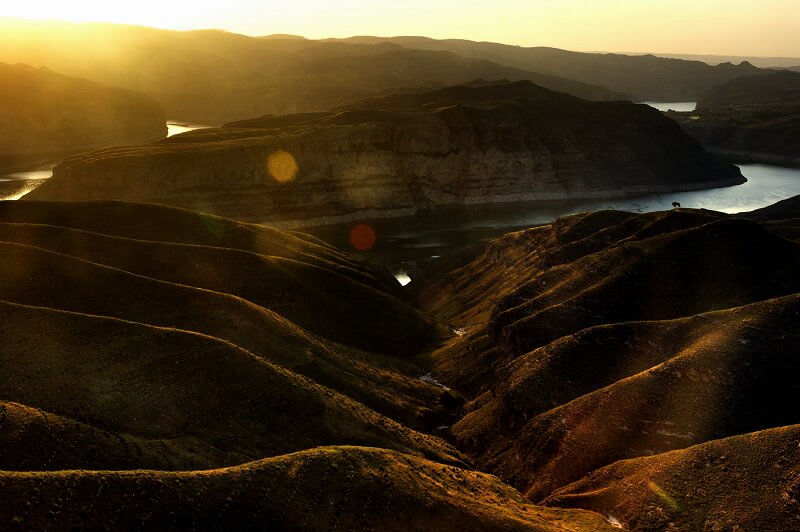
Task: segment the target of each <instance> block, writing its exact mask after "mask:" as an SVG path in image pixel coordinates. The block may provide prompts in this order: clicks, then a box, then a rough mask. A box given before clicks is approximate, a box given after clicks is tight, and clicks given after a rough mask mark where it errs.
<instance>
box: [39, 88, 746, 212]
mask: <svg viewBox="0 0 800 532" xmlns="http://www.w3.org/2000/svg"><path fill="white" fill-rule="evenodd" d="M742 182H744V178H743V177H742V176H741V173H740V172H739V170H738V169H737V168H735V167H734V166H732V165H728V164H726V163H722V162H721V161H719V160H717V159H715V158H714V157H712V156H710V155H709V154H707V153H706V152H704V151H703V150H702V149H701V148H700V147H699V145H698V144H697V143H696V142H695V141H693V140H692V139H690V138H689V137H688V136H686V135H685V134H684V133H683V132H682V131H681V130H680V128H679V127H677V126H676V125H675V123H674V122H672V121H670V120H669V119H667V118H665V117H664V116H663V115H662V114H661V113H659V112H658V111H656V110H654V109H652V108H651V107H649V106H644V105H634V104H631V103H625V102H588V101H584V100H579V99H577V98H574V97H571V96H568V95H565V94H560V93H555V92H553V91H550V90H547V89H545V88H542V87H539V86H536V85H534V84H532V83H529V82H518V83H499V84H488V85H484V86H459V87H449V88H446V89H441V90H436V91H428V92H425V93H393V94H388V95H386V96H384V97H383V98H378V99H371V100H366V101H363V102H361V103H359V104H357V105H355V106H352V107H347V108H343V109H341V110H338V111H336V112H331V113H324V114H319V113H316V114H314V113H312V114H300V115H293V116H281V117H271V116H270V117H262V118H259V119H254V120H247V121H241V122H236V123H233V124H229V125H228V126H226V127H224V128H220V129H206V130H199V131H193V132H191V133H188V134H184V135H178V136H176V137H171V138H169V139H165V140H164V141H161V142H157V143H152V144H146V145H142V146H136V147H128V148H119V149H109V150H102V151H97V152H92V153H88V154H83V155H80V156H76V157H71V158H68V159H66V160H64V161H63V162H62V163H61V164H60V165H58V166H57V167H56V168H55V169H54V175H53V177H52V178H51V179H49V180H48V181H47V182H46V183H44V184H43V185H42V186H41V187H39V188H37V189H36V190H35V191H33V192H32V193H30V194H28V195H27V196H25V198H26V199H45V200H86V199H124V200H133V201H148V202H157V203H165V204H170V205H176V206H181V207H188V208H196V209H198V210H204V211H210V212H213V213H216V214H220V215H223V216H228V217H231V218H236V219H242V220H248V221H256V222H259V223H270V224H273V225H274V224H279V225H280V226H282V227H312V226H319V225H326V224H332V223H350V222H356V221H361V220H364V219H370V218H398V217H404V216H411V215H414V214H416V213H417V212H420V211H425V210H432V209H435V208H437V207H439V206H444V205H466V206H469V205H474V204H485V203H507V202H519V201H533V200H552V199H574V198H599V197H619V196H622V195H626V194H646V193H656V192H669V191H676V190H697V189H704V188H712V187H721V186H729V185H734V184H739V183H742Z"/></svg>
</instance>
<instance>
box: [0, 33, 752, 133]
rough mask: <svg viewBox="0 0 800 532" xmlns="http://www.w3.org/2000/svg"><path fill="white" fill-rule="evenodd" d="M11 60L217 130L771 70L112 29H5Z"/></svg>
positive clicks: (651, 94) (668, 86)
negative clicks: (402, 101)
mask: <svg viewBox="0 0 800 532" xmlns="http://www.w3.org/2000/svg"><path fill="white" fill-rule="evenodd" d="M0 61H5V62H11V63H17V62H22V63H26V64H30V65H33V66H37V67H39V66H46V67H48V68H51V69H53V70H55V71H57V72H60V73H63V74H66V75H70V76H79V77H85V78H87V79H92V80H95V81H100V82H103V83H109V84H113V85H119V86H122V87H126V88H129V89H132V90H137V91H141V92H144V93H146V94H148V95H150V96H152V97H153V98H155V99H156V100H157V101H158V102H159V103H161V104H162V105H163V106H164V108H165V109H166V110H167V113H168V115H169V117H170V118H172V119H182V120H187V121H192V122H195V123H206V124H211V125H216V124H220V123H223V122H228V121H231V120H237V119H243V118H248V117H253V116H259V115H263V114H267V113H276V114H286V113H297V112H309V111H328V110H331V109H333V108H335V107H338V106H341V105H345V104H348V103H352V102H354V101H357V100H359V99H361V98H363V97H365V96H366V95H368V94H370V93H373V92H375V91H379V90H384V89H390V88H391V89H395V88H400V87H407V88H418V87H428V88H436V87H442V86H448V85H453V84H460V83H466V82H469V81H472V80H475V79H485V80H489V81H494V80H499V79H506V80H510V81H518V80H530V81H533V82H534V83H537V84H539V85H541V86H543V87H546V88H549V89H552V90H556V91H560V92H567V93H569V94H572V95H574V96H578V97H581V98H584V99H591V100H617V99H632V100H639V101H640V100H664V101H681V100H692V101H694V100H695V99H696V98H697V97H698V95H699V94H701V93H702V92H704V91H705V90H707V89H708V88H710V87H711V86H713V85H716V84H719V83H722V82H724V81H727V80H730V79H733V78H736V77H740V76H744V75H748V74H757V73H759V72H761V70H760V69H758V68H756V67H754V66H752V65H750V64H747V63H744V64H740V65H730V64H724V65H719V66H714V67H712V66H710V65H707V64H705V63H702V62H700V61H683V60H678V59H665V58H658V57H654V56H626V55H620V54H587V53H578V52H568V51H565V50H558V49H555V48H543V47H540V48H522V47H517V46H508V45H502V44H495V43H477V42H472V41H460V40H443V41H438V40H433V39H427V38H424V37H395V38H381V37H354V38H351V39H344V40H338V41H336V40H323V41H314V40H308V39H303V38H299V37H297V36H292V35H274V36H268V37H264V38H254V37H247V36H244V35H237V34H232V33H226V32H223V31H216V30H204V31H190V32H178V31H169V30H157V29H152V28H144V27H132V26H119V25H108V24H70V23H54V22H46V23H45V22H33V21H18V20H9V19H0Z"/></svg>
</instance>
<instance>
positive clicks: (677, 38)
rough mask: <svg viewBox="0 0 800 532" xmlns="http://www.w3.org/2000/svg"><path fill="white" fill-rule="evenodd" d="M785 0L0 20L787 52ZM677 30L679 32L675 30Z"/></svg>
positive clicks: (352, 5) (185, 9) (349, 6)
mask: <svg viewBox="0 0 800 532" xmlns="http://www.w3.org/2000/svg"><path fill="white" fill-rule="evenodd" d="M791 4H793V2H789V1H786V0H762V1H760V2H758V3H757V7H755V3H754V2H747V1H731V2H696V1H692V0H664V1H661V2H658V3H657V4H653V3H650V2H641V1H640V0H615V1H611V0H497V1H496V2H493V3H492V5H491V8H487V5H486V3H485V2H477V1H473V0H441V1H437V2H429V1H427V0H407V1H406V2H378V1H374V0H373V1H370V0H340V1H339V2H328V1H323V0H296V1H293V2H275V1H258V0H232V1H230V2H222V3H220V2H211V1H208V0H198V1H192V2H187V1H174V2H164V1H157V0H141V1H139V2H136V3H126V2H97V1H95V0H74V1H71V2H63V1H61V0H30V1H24V2H23V1H19V0H12V1H8V2H3V5H2V7H0V17H21V18H28V19H59V20H68V21H74V22H114V23H121V24H134V25H144V26H152V27H157V28H169V29H179V30H189V29H208V28H217V29H224V30H228V31H231V32H235V33H243V34H247V35H254V36H258V35H268V34H274V33H291V34H296V35H303V36H305V37H308V38H312V39H318V38H325V37H349V36H353V35H381V36H392V35H426V36H428V37H433V38H455V37H458V38H465V39H471V40H478V41H482V40H486V41H493V42H501V43H507V44H517V45H521V46H554V47H557V48H566V49H571V50H583V51H611V52H671V53H708V54H744V55H751V56H753V55H761V56H768V55H772V56H792V57H793V56H796V55H797V54H798V53H800V52H798V51H800V37H798V33H797V31H796V28H797V27H798V26H800V9H797V8H796V7H788V6H789V5H791ZM675 28H680V31H675Z"/></svg>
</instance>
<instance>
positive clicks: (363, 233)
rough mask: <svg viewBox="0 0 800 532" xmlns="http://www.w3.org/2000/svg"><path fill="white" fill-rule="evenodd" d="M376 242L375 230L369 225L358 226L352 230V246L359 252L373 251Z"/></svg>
mask: <svg viewBox="0 0 800 532" xmlns="http://www.w3.org/2000/svg"><path fill="white" fill-rule="evenodd" d="M375 240H377V237H376V236H375V230H374V229H372V226H370V225H369V224H358V225H357V226H355V227H353V228H352V229H351V230H350V244H352V246H353V247H354V248H356V249H357V250H359V251H367V250H369V249H372V246H374V245H375Z"/></svg>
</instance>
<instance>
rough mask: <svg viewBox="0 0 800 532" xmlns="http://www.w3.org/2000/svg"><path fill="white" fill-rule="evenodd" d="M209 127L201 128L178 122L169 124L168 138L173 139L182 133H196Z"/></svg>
mask: <svg viewBox="0 0 800 532" xmlns="http://www.w3.org/2000/svg"><path fill="white" fill-rule="evenodd" d="M205 127H208V126H199V125H194V124H181V123H178V122H167V136H168V137H171V136H173V135H179V134H181V133H187V132H189V131H194V130H195V129H203V128H205Z"/></svg>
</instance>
